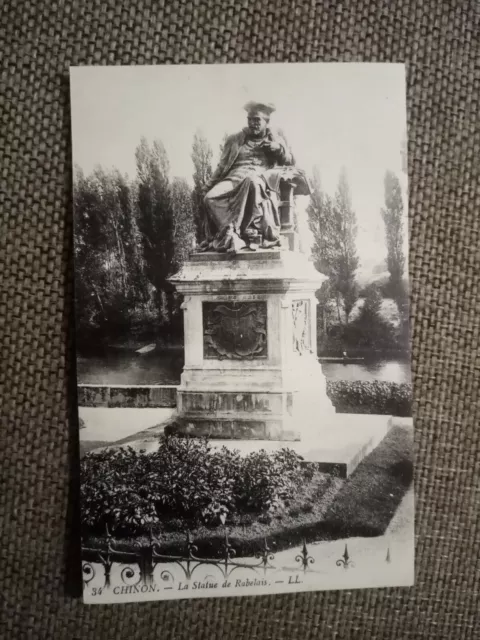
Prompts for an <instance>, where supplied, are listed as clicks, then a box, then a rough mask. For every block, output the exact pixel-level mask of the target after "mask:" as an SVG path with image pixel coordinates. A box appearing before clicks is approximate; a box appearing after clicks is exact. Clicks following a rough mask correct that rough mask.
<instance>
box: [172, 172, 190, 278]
mask: <svg viewBox="0 0 480 640" xmlns="http://www.w3.org/2000/svg"><path fill="white" fill-rule="evenodd" d="M171 193H172V208H173V211H174V218H173V243H174V247H175V251H174V256H173V269H174V270H175V271H177V270H178V269H179V268H180V267H181V266H182V264H183V263H184V262H185V260H187V258H188V255H189V253H190V251H191V249H192V246H193V243H194V239H195V221H194V214H193V203H192V189H191V188H190V187H189V185H188V182H187V181H186V180H185V179H183V178H174V180H173V182H172V191H171Z"/></svg>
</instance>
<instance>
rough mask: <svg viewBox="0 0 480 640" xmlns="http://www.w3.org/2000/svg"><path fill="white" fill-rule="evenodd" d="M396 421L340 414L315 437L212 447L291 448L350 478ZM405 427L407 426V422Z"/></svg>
mask: <svg viewBox="0 0 480 640" xmlns="http://www.w3.org/2000/svg"><path fill="white" fill-rule="evenodd" d="M394 424H395V419H392V417H391V416H381V415H367V414H365V415H363V414H337V415H336V416H335V424H334V425H331V426H330V427H328V426H325V427H322V428H321V429H319V430H318V434H317V435H316V437H315V438H311V439H308V440H302V441H296V442H279V441H272V440H212V441H211V444H212V446H213V447H218V448H221V447H223V446H225V447H227V448H228V449H236V450H237V451H240V453H241V454H243V455H248V454H249V453H251V452H252V451H258V450H259V449H264V450H265V451H268V452H271V451H277V450H279V449H282V448H289V449H293V450H294V451H296V452H297V453H298V454H299V455H300V456H302V458H304V459H305V461H306V462H307V463H312V464H315V466H316V467H317V468H318V469H319V470H320V471H323V472H325V473H331V474H334V475H336V476H338V477H340V478H347V477H348V476H349V475H350V474H351V473H353V471H354V470H355V469H356V467H357V466H358V465H359V464H360V462H361V461H362V460H363V459H364V458H365V457H366V456H367V455H368V454H369V453H371V452H372V451H373V450H374V449H375V448H376V447H377V446H378V444H380V442H381V441H382V440H383V438H384V437H385V435H386V434H387V432H388V430H389V429H390V428H391V426H392V425H394ZM402 426H404V427H405V426H407V425H406V421H405V424H402Z"/></svg>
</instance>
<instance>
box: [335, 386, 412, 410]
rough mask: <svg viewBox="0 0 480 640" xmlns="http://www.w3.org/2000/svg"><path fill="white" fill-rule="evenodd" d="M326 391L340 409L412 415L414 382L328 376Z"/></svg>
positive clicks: (337, 408)
mask: <svg viewBox="0 0 480 640" xmlns="http://www.w3.org/2000/svg"><path fill="white" fill-rule="evenodd" d="M327 394H328V396H329V398H330V400H331V401H332V403H333V405H334V406H335V408H336V410H337V412H338V413H376V414H383V415H393V416H402V417H407V416H411V415H412V385H411V384H407V383H401V384H399V383H396V382H380V381H375V382H358V381H355V382H350V381H348V380H327Z"/></svg>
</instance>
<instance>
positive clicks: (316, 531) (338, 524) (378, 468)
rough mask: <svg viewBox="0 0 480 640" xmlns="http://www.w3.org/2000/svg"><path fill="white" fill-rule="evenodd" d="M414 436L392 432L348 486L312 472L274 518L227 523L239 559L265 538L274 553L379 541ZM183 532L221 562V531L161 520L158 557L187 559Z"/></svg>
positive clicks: (407, 472)
mask: <svg viewBox="0 0 480 640" xmlns="http://www.w3.org/2000/svg"><path fill="white" fill-rule="evenodd" d="M412 448H413V434H412V432H411V431H409V430H406V429H403V428H401V427H395V428H393V429H392V430H391V431H390V432H389V433H388V434H387V435H386V437H385V438H384V440H383V441H382V442H381V443H380V444H379V446H378V447H377V448H376V449H375V450H374V451H373V452H372V453H371V454H370V455H368V456H367V457H366V458H365V459H364V460H363V461H362V462H361V463H360V465H359V466H358V467H357V469H356V470H355V471H354V473H353V474H352V475H351V476H350V477H349V478H348V479H346V480H342V479H340V478H335V477H333V476H330V475H328V474H324V473H320V472H318V471H317V472H315V473H314V475H313V477H312V480H311V481H310V482H309V483H305V485H303V486H302V487H300V489H299V491H298V494H297V496H296V498H295V500H292V501H291V502H290V503H289V504H286V505H285V506H284V507H283V508H282V509H281V510H279V511H278V512H276V513H275V514H274V515H273V516H270V515H267V516H252V515H243V516H238V517H237V518H235V519H233V520H232V521H228V520H227V523H226V525H227V528H228V532H229V541H230V543H231V544H232V546H233V548H234V549H235V551H236V555H237V556H248V555H252V554H253V553H254V552H255V551H258V550H259V549H261V547H262V545H263V542H264V538H266V539H267V541H268V545H269V547H270V548H271V549H272V551H281V550H283V549H287V548H289V547H294V546H297V545H298V544H299V543H301V541H302V539H303V538H305V539H306V540H307V542H313V541H319V540H335V539H339V538H346V537H352V536H365V537H371V536H380V535H382V534H383V533H384V532H385V530H386V529H387V527H388V525H389V523H390V521H391V519H392V517H393V515H394V513H395V511H396V509H397V507H398V505H399V504H400V501H401V500H402V498H403V496H404V495H405V493H406V491H407V490H408V488H409V486H410V484H411V482H412V478H413V465H412ZM187 528H189V529H190V535H191V539H192V540H193V541H194V542H195V545H196V546H197V548H198V552H197V553H198V554H199V555H202V556H210V557H219V556H220V555H221V549H222V542H223V540H224V528H223V527H222V526H218V527H215V528H207V527H205V526H195V527H192V528H190V527H189V526H188V523H185V522H182V521H179V520H173V519H169V520H165V521H164V522H163V523H162V525H160V526H158V527H157V528H156V529H153V536H154V538H155V539H156V541H157V542H158V547H159V549H160V551H161V552H162V553H167V554H174V553H185V551H186V535H185V532H186V530H187ZM147 542H148V539H147V537H146V536H138V537H135V538H125V539H123V540H120V539H116V540H115V549H118V550H119V551H120V550H123V551H128V550H133V549H134V548H137V549H138V547H139V546H144V545H145V544H147ZM104 544H105V538H100V537H98V536H90V537H87V538H86V540H85V546H87V547H98V546H102V545H104Z"/></svg>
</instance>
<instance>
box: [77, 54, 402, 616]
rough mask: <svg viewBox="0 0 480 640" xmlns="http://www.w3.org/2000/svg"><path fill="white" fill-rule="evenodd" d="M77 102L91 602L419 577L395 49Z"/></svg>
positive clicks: (203, 76) (132, 78)
mask: <svg viewBox="0 0 480 640" xmlns="http://www.w3.org/2000/svg"><path fill="white" fill-rule="evenodd" d="M71 101H72V132H73V198H74V234H75V238H74V240H75V273H76V283H75V303H76V346H77V375H78V404H79V425H80V431H79V433H80V445H81V446H80V450H81V456H82V457H81V526H82V569H83V581H84V600H85V602H86V603H91V604H102V603H117V602H118V603H120V602H130V601H143V600H161V599H175V598H199V597H219V596H238V595H254V594H258V595H261V594H271V593H284V592H298V591H307V590H324V589H352V588H363V587H386V586H408V585H412V584H413V580H414V521H413V520H414V501H413V466H412V464H413V461H412V447H413V444H412V443H413V423H412V385H411V373H410V350H409V303H408V300H409V298H408V212H407V164H406V163H407V158H406V150H407V132H406V106H405V71H404V67H403V65H398V64H316V63H315V64H238V65H192V66H187V65H186V66H156V67H153V66H152V67H147V66H144V67H142V66H139V67H78V68H72V69H71Z"/></svg>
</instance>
